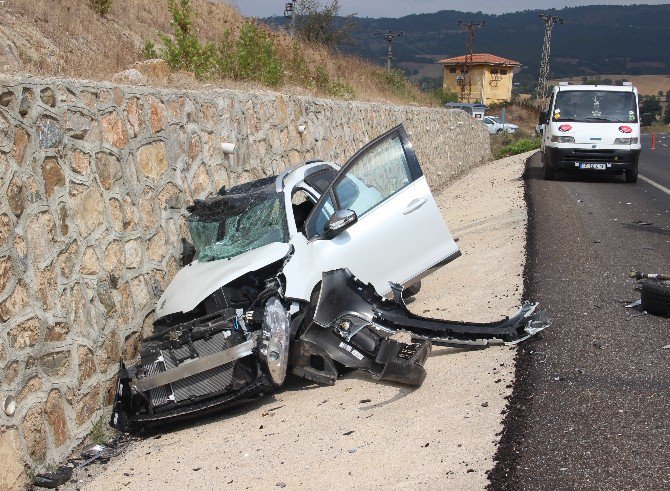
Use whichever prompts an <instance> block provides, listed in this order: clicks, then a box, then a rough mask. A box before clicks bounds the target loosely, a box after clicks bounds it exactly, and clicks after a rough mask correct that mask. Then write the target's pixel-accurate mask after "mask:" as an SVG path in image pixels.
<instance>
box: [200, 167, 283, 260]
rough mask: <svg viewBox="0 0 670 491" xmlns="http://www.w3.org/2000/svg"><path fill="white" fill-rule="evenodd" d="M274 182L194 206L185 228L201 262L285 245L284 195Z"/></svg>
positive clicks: (245, 187) (222, 194) (244, 187)
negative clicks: (280, 244)
mask: <svg viewBox="0 0 670 491" xmlns="http://www.w3.org/2000/svg"><path fill="white" fill-rule="evenodd" d="M274 183H275V178H274V177H270V178H265V179H261V180H259V181H255V182H253V183H248V184H245V185H241V186H236V187H234V188H231V189H230V190H228V191H222V192H220V195H219V196H215V197H211V198H208V199H206V200H204V201H198V202H196V203H195V205H194V206H195V209H194V210H193V212H192V213H191V215H190V216H189V217H188V228H189V231H190V232H191V239H192V241H193V245H194V246H195V249H196V259H197V260H198V261H200V262H207V261H216V260H218V259H227V258H231V257H234V256H238V255H240V254H242V253H244V252H247V251H250V250H252V249H257V248H259V247H262V246H264V245H267V244H271V243H273V242H288V230H287V226H286V214H285V211H284V205H283V194H282V193H277V192H276V190H275V187H274Z"/></svg>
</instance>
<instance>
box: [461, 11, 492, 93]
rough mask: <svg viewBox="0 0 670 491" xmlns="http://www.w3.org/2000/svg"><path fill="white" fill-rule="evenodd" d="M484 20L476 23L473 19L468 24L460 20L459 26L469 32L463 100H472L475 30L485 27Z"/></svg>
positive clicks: (463, 81)
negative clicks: (471, 70)
mask: <svg viewBox="0 0 670 491" xmlns="http://www.w3.org/2000/svg"><path fill="white" fill-rule="evenodd" d="M484 22H485V21H482V22H480V23H479V24H475V23H474V22H473V21H470V22H469V23H468V24H465V23H464V22H462V21H460V20H459V21H458V26H459V27H460V28H461V29H463V30H464V31H466V32H467V33H468V40H467V43H466V46H465V66H464V67H463V78H462V79H461V102H466V99H467V102H470V98H471V97H472V76H471V74H470V69H471V68H472V55H473V51H474V46H475V31H476V30H477V29H479V28H481V27H484Z"/></svg>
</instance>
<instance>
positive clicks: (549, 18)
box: [537, 14, 565, 102]
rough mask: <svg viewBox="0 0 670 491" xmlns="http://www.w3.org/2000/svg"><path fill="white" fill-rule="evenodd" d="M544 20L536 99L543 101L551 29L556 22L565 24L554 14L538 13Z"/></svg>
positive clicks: (545, 92) (547, 71)
mask: <svg viewBox="0 0 670 491" xmlns="http://www.w3.org/2000/svg"><path fill="white" fill-rule="evenodd" d="M540 19H542V21H543V22H544V46H543V47H542V62H541V63H540V80H539V82H538V85H537V100H538V101H539V102H544V100H545V99H546V98H547V76H548V75H549V55H550V54H551V30H552V29H553V28H554V26H555V25H556V24H565V21H564V20H563V19H561V18H560V17H556V16H555V15H548V14H540Z"/></svg>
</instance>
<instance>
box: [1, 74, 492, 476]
mask: <svg viewBox="0 0 670 491" xmlns="http://www.w3.org/2000/svg"><path fill="white" fill-rule="evenodd" d="M401 122H402V123H404V124H405V126H406V128H407V129H408V131H409V132H410V134H411V136H412V139H413V143H414V146H415V148H416V151H417V154H418V156H419V159H420V160H421V162H422V166H423V168H424V170H425V172H426V175H427V176H428V178H429V182H430V183H431V184H432V186H433V187H439V186H441V185H442V184H444V183H445V182H446V181H447V180H449V179H450V178H451V177H452V176H453V175H455V174H458V173H460V172H462V171H464V170H466V169H468V168H471V167H473V166H475V165H477V164H479V163H481V162H483V161H485V160H487V159H488V157H489V140H488V135H487V133H486V131H485V130H484V128H483V125H481V124H479V123H476V122H475V121H474V120H473V119H472V118H470V117H469V116H467V115H466V114H465V113H463V112H461V111H450V110H443V109H426V108H415V107H401V106H392V105H387V104H365V103H356V102H340V101H330V100H320V99H314V98H308V97H297V96H287V95H283V94H278V93H271V92H238V91H230V90H212V91H207V92H205V91H199V92H187V91H177V90H167V89H164V90H163V89H153V88H141V87H127V86H117V85H111V84H107V83H99V82H86V81H76V80H62V79H36V78H22V79H19V78H0V176H1V178H0V189H1V191H2V192H1V193H0V368H1V369H2V372H1V373H2V379H1V385H0V400H1V401H2V402H4V400H5V398H6V397H7V396H8V395H13V396H15V397H16V400H17V406H16V412H15V413H14V414H13V415H11V416H8V415H6V414H5V413H4V412H2V413H0V462H2V466H3V467H4V469H3V472H2V473H0V489H3V488H8V487H12V486H17V485H18V484H19V483H20V482H21V479H25V473H24V472H23V471H24V469H25V466H29V467H32V468H41V466H42V465H43V464H45V463H49V462H54V461H58V460H60V459H63V458H64V457H65V456H67V454H68V453H69V452H71V450H72V449H73V447H74V446H75V445H76V444H77V443H78V442H79V441H81V439H82V438H84V437H85V436H86V434H87V433H88V432H89V431H90V430H91V428H92V426H93V425H94V424H95V422H96V421H97V420H98V419H99V418H100V417H101V414H102V409H103V408H104V407H105V406H106V405H109V404H110V402H111V401H112V398H113V396H114V392H115V375H116V371H117V368H118V365H117V363H118V360H119V358H120V357H122V356H123V357H125V358H131V357H132V356H133V355H134V354H135V353H136V351H137V347H138V340H139V337H140V335H141V333H142V332H146V331H147V330H148V329H150V325H151V320H152V309H153V304H154V302H155V301H156V299H157V298H158V297H159V295H160V294H161V292H162V291H163V289H164V288H165V287H166V285H167V283H168V282H169V280H170V279H171V278H172V276H173V275H174V274H175V272H176V271H177V269H178V267H179V264H178V257H179V253H180V239H181V237H187V236H188V235H187V234H188V231H187V229H186V227H185V220H184V216H185V206H186V205H187V204H189V203H190V202H192V200H193V199H194V198H196V197H204V196H206V195H208V194H209V193H212V192H214V191H215V190H218V189H219V188H220V187H221V186H224V185H225V186H230V185H234V184H237V183H240V182H245V181H248V180H251V179H256V178H259V177H262V176H266V175H271V174H276V173H278V172H280V171H282V170H283V169H285V168H286V167H288V166H289V165H292V164H296V163H299V162H300V161H302V160H305V159H309V158H314V157H323V158H326V159H332V160H335V161H344V160H346V158H347V157H348V156H350V155H351V154H353V152H354V151H355V150H357V149H358V148H359V147H361V146H362V145H363V144H365V143H366V142H368V141H369V140H370V139H372V138H374V137H375V136H376V135H378V134H380V133H382V132H384V131H386V130H387V129H389V128H391V127H393V126H395V125H396V124H398V123H401ZM303 124H304V125H306V131H305V132H304V134H302V135H300V134H299V132H298V125H303ZM223 142H234V143H235V144H236V146H237V147H236V151H235V153H234V154H233V155H224V153H223V151H222V149H221V144H222V143H223ZM0 411H1V409H0ZM22 474H23V477H21V475H22Z"/></svg>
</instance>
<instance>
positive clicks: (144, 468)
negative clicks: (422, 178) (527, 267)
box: [80, 154, 529, 490]
mask: <svg viewBox="0 0 670 491" xmlns="http://www.w3.org/2000/svg"><path fill="white" fill-rule="evenodd" d="M528 155H529V154H523V155H518V156H514V157H509V158H506V159H503V160H499V161H495V162H492V163H490V164H487V165H484V166H481V167H479V168H477V169H474V170H472V171H471V172H469V173H468V174H466V175H464V176H463V177H462V178H460V179H459V180H457V181H456V182H454V183H452V184H451V185H449V186H448V187H446V188H445V189H443V190H442V191H441V192H439V193H438V194H437V196H436V199H437V201H438V204H439V206H440V208H441V210H442V213H443V215H444V217H445V220H446V222H447V223H448V224H449V226H450V229H451V231H452V233H453V234H454V236H455V237H458V238H459V246H460V248H461V250H462V252H463V256H461V257H460V258H459V259H457V260H456V261H454V262H453V263H451V264H450V265H448V266H446V267H445V268H442V270H440V271H438V272H437V273H435V274H433V275H432V276H430V277H428V278H426V279H424V281H423V288H422V290H421V292H420V293H419V294H418V295H417V297H416V299H415V300H414V301H413V302H412V303H411V304H410V305H409V307H410V309H411V310H413V311H414V312H416V313H419V314H422V315H427V316H432V317H441V318H450V319H456V320H458V319H468V320H476V321H487V320H497V319H499V318H500V317H501V316H502V315H506V314H510V313H512V312H514V311H515V310H516V308H517V307H518V306H519V304H520V302H521V294H522V290H523V288H522V276H521V275H522V271H523V267H524V263H525V227H526V221H527V213H526V206H525V203H524V197H523V180H522V178H521V176H522V174H523V171H524V165H525V161H526V158H527V157H528ZM515 352H516V351H515V350H514V349H510V348H507V347H493V348H489V349H486V350H483V351H470V352H468V351H463V350H456V349H450V348H440V347H437V348H434V349H433V352H432V353H431V355H430V358H429V359H428V361H427V363H426V369H427V371H428V377H427V378H426V381H425V382H424V384H423V386H422V387H420V388H418V389H415V390H412V389H410V388H407V387H404V386H400V385H394V384H388V383H375V382H373V381H371V380H369V379H368V378H367V377H365V376H364V375H359V374H354V375H349V376H345V377H343V378H342V379H340V380H338V382H337V383H336V385H335V386H333V387H319V386H316V385H312V384H310V383H307V382H304V381H301V380H292V381H291V382H290V383H289V385H288V387H287V388H285V389H284V390H283V391H282V392H279V393H276V394H274V395H273V396H271V397H267V398H264V399H262V400H261V401H258V402H255V403H251V404H248V405H246V406H244V407H242V408H240V409H237V410H235V411H232V412H228V413H227V414H225V415H223V416H218V417H214V418H209V419H206V420H203V421H200V422H198V423H194V424H190V425H186V426H180V427H177V428H174V429H173V431H171V432H169V433H164V434H162V435H157V436H152V437H148V438H147V439H144V440H141V441H136V442H133V443H131V444H130V445H129V447H128V448H127V449H126V451H125V452H124V453H123V454H122V455H121V456H120V457H118V458H115V459H113V460H112V461H110V462H109V463H108V464H106V465H104V466H100V465H99V466H95V467H94V468H92V469H91V475H92V476H94V477H90V478H85V482H83V483H80V484H81V485H83V488H84V489H106V490H127V489H137V490H140V489H156V488H158V487H163V486H165V485H168V486H169V487H170V488H172V489H212V488H214V489H216V488H220V487H223V486H227V487H229V488H231V489H272V488H277V487H278V486H279V487H283V485H285V486H286V487H294V488H295V487H301V488H317V487H319V488H321V487H323V486H327V487H328V488H332V489H382V488H384V489H388V488H392V489H393V488H419V487H420V488H435V489H437V488H441V489H445V488H448V489H483V488H484V487H485V486H486V484H487V475H486V473H487V471H488V470H490V469H491V468H492V467H493V455H494V454H495V450H496V445H497V441H498V438H499V436H498V434H499V432H500V431H501V430H502V418H503V416H502V413H504V411H505V406H506V397H507V396H509V395H510V393H511V384H512V381H513V377H514V355H515ZM80 477H81V476H80Z"/></svg>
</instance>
